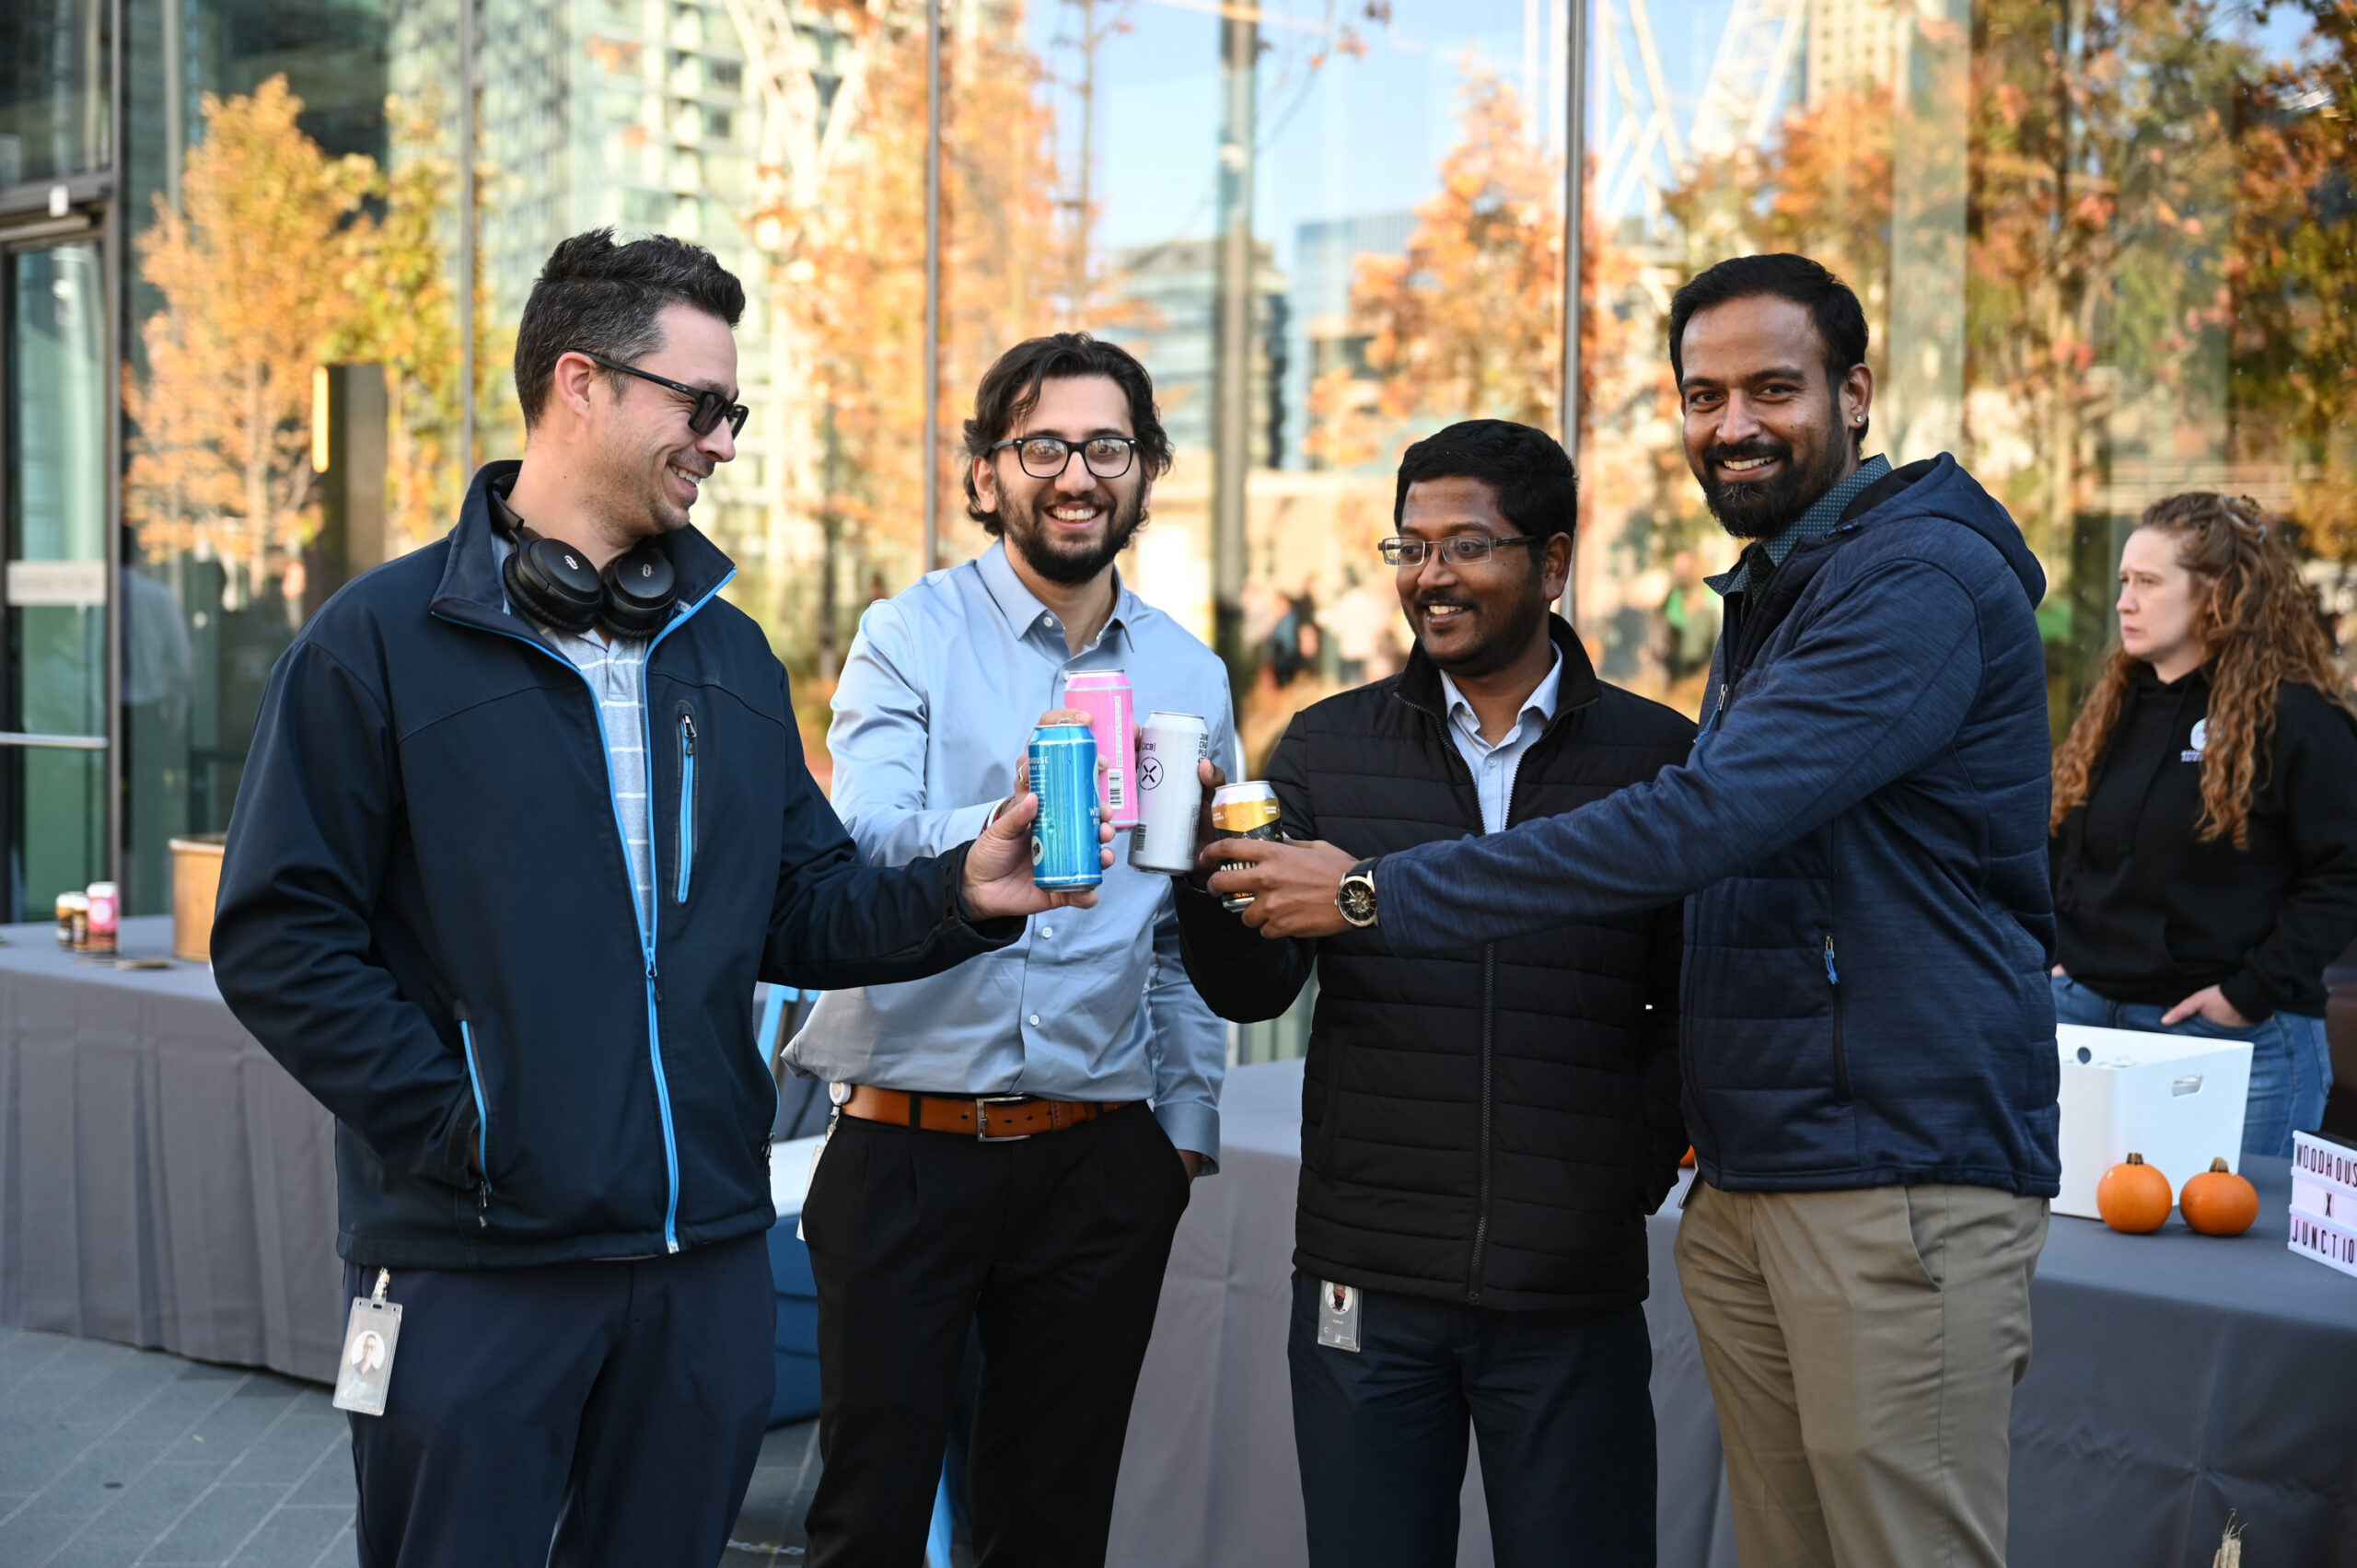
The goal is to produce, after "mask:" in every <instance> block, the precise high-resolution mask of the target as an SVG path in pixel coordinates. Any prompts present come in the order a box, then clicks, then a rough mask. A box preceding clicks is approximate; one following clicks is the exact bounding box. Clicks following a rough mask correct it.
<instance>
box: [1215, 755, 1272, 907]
mask: <svg viewBox="0 0 2357 1568" xmlns="http://www.w3.org/2000/svg"><path fill="white" fill-rule="evenodd" d="M1277 817H1278V810H1277V792H1276V790H1275V789H1274V788H1272V787H1271V785H1269V784H1265V783H1263V782H1262V781H1260V780H1259V779H1250V780H1247V781H1246V782H1245V783H1243V784H1222V785H1220V787H1219V788H1218V789H1216V790H1214V791H1213V792H1212V826H1213V828H1214V829H1216V830H1218V832H1219V836H1220V837H1222V838H1224V839H1262V840H1267V841H1269V842H1275V840H1276V838H1277V837H1278V834H1277ZM1251 865H1252V863H1251V862H1250V861H1248V860H1223V861H1221V862H1220V863H1219V868H1220V869H1221V870H1222V871H1248V870H1249V869H1251ZM1251 901H1252V895H1251V894H1249V893H1230V894H1228V895H1227V896H1226V897H1225V898H1223V899H1221V900H1220V901H1219V902H1220V908H1222V909H1225V910H1240V909H1243V908H1244V907H1245V906H1247V905H1248V904H1249V903H1251Z"/></svg>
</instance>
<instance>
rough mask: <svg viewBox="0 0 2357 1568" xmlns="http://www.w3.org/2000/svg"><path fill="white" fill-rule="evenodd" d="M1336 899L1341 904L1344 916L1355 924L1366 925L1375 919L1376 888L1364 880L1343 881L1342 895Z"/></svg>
mask: <svg viewBox="0 0 2357 1568" xmlns="http://www.w3.org/2000/svg"><path fill="white" fill-rule="evenodd" d="M1336 901H1337V902H1338V903H1340V904H1341V909H1342V918H1343V919H1344V920H1347V921H1349V922H1351V923H1353V925H1365V924H1367V923H1370V922H1372V921H1373V920H1374V919H1375V889H1372V888H1370V887H1368V886H1367V885H1366V884H1365V883H1364V882H1361V881H1356V880H1353V881H1349V882H1345V883H1343V884H1342V894H1341V898H1340V899H1339V900H1336Z"/></svg>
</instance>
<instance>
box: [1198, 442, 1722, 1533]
mask: <svg viewBox="0 0 2357 1568" xmlns="http://www.w3.org/2000/svg"><path fill="white" fill-rule="evenodd" d="M1575 495H1576V487H1575V481H1574V478H1573V472H1572V464H1571V459H1569V458H1567V457H1566V456H1565V455H1564V453H1563V449H1562V447H1560V446H1558V445H1557V444H1556V443H1555V441H1554V440H1553V439H1552V438H1551V437H1550V436H1546V435H1544V434H1542V433H1541V432H1539V431H1537V430H1533V429H1531V428H1529V427H1528V426H1527V425H1520V424H1507V423H1505V422H1504V421H1500V420H1473V421H1469V422H1467V423H1465V424H1455V425H1451V426H1449V427H1448V428H1447V429H1446V430H1444V431H1442V432H1440V433H1439V434H1438V435H1436V436H1432V437H1431V438H1430V439H1428V440H1424V441H1420V442H1418V443H1417V444H1416V445H1415V446H1413V447H1410V448H1409V449H1408V452H1407V455H1406V458H1405V459H1404V460H1403V461H1402V462H1401V464H1400V468H1399V491H1398V499H1397V501H1396V503H1395V505H1394V511H1393V517H1394V519H1395V522H1396V524H1397V526H1398V528H1399V533H1400V537H1399V538H1398V539H1394V540H1386V541H1385V543H1384V555H1385V557H1386V559H1387V561H1388V562H1390V563H1391V564H1393V565H1394V566H1395V567H1396V568H1397V570H1398V585H1399V603H1400V608H1401V609H1402V610H1404V611H1405V612H1406V614H1407V617H1408V621H1409V624H1410V626H1411V629H1412V630H1413V631H1414V633H1415V637H1416V650H1415V652H1414V654H1413V655H1412V656H1411V657H1410V659H1409V661H1408V667H1407V668H1406V669H1405V670H1404V671H1403V672H1402V673H1400V674H1399V675H1398V676H1396V677H1393V678H1391V679H1385V680H1378V681H1376V682H1374V683H1373V684H1372V685H1368V686H1364V687H1361V688H1360V689H1359V690H1357V691H1346V692H1344V693H1342V694H1341V695H1340V696H1338V697H1332V698H1329V699H1328V700H1327V701H1325V702H1322V703H1318V704H1316V705H1315V706H1313V707H1310V708H1308V709H1307V710H1306V711H1305V712H1303V713H1302V714H1299V715H1298V716H1296V717H1295V720H1294V721H1293V725H1292V726H1291V727H1290V728H1289V729H1287V730H1286V732H1285V735H1284V738H1283V740H1282V741H1280V742H1279V743H1278V746H1277V750H1276V755H1275V756H1274V758H1273V759H1272V760H1271V762H1270V764H1269V780H1270V782H1271V784H1273V785H1274V786H1275V788H1276V792H1277V798H1278V801H1279V803H1280V805H1281V806H1282V807H1283V828H1284V831H1285V833H1286V835H1287V836H1288V837H1291V838H1296V839H1320V840H1325V841H1327V842H1331V843H1334V844H1337V845H1340V846H1341V847H1342V848H1344V849H1346V850H1348V851H1349V852H1350V853H1351V854H1358V855H1367V856H1374V855H1381V854H1392V853H1394V852H1397V851H1399V850H1404V849H1408V848H1411V847H1412V846H1414V845H1417V844H1422V843H1429V842H1434V841H1440V840H1449V839H1456V838H1460V837H1463V836H1464V835H1466V834H1469V833H1483V832H1494V831H1497V830H1501V829H1503V828H1504V827H1505V826H1507V825H1508V824H1509V823H1512V822H1522V821H1527V820H1530V819H1536V818H1541V817H1550V816H1553V815H1555V814H1557V813H1560V812H1564V811H1569V810H1572V809H1573V808H1574V807H1579V806H1583V805H1585V804H1587V803H1588V802H1591V801H1595V800H1600V799H1602V798H1603V797H1604V796H1608V795H1610V794H1611V793H1612V792H1613V791H1615V790H1618V789H1620V788H1621V787H1623V786H1624V785H1628V784H1636V783H1640V782H1643V781H1644V780H1648V779H1651V778H1652V777H1653V776H1654V775H1655V773H1656V772H1660V771H1661V770H1662V769H1663V768H1666V767H1669V766H1672V765H1675V764H1676V763H1678V762H1680V761H1684V760H1685V758H1686V754H1687V749H1688V748H1689V746H1690V745H1691V743H1692V741H1693V738H1694V726H1693V725H1692V724H1690V723H1689V722H1688V721H1687V720H1686V719H1685V718H1683V717H1681V716H1679V715H1678V714H1675V713H1672V712H1671V711H1670V710H1669V709H1667V708H1665V707H1662V706H1660V705H1658V704H1656V703H1648V702H1646V701H1644V700H1643V699H1642V698H1639V697H1634V696H1631V694H1629V693H1628V692H1626V691H1620V689H1619V688H1617V687H1612V686H1607V685H1605V684H1604V683H1603V682H1601V681H1599V680H1598V679H1596V673H1595V671H1594V670H1593V669H1592V668H1590V666H1589V664H1588V659H1587V655H1586V653H1585V651H1584V650H1583V649H1582V647H1581V646H1580V644H1579V641H1578V639H1577V638H1576V637H1574V636H1573V633H1572V629H1571V627H1570V626H1568V625H1567V624H1565V623H1564V622H1563V621H1561V620H1559V619H1557V618H1556V617H1555V616H1553V615H1551V614H1550V612H1549V610H1548V605H1549V604H1550V602H1551V601H1552V600H1554V599H1555V598H1557V597H1558V596H1560V595H1561V594H1562V591H1563V585H1564V582H1565V580H1566V578H1567V576H1568V574H1569V573H1570V570H1571V558H1572V528H1573V521H1574V508H1575V505H1576V500H1575ZM1204 767H1205V769H1206V776H1207V777H1208V776H1209V775H1210V774H1211V773H1213V772H1216V770H1213V769H1212V768H1211V766H1210V764H1208V763H1206V764H1204ZM1213 782H1217V781H1216V780H1214V781H1213ZM1201 879H1202V874H1201V873H1199V874H1198V877H1197V878H1196V880H1197V881H1200V880H1201ZM1179 927H1180V931H1181V934H1182V936H1183V940H1184V944H1185V953H1186V960H1187V970H1188V974H1189V976H1190V979H1192V980H1193V981H1194V983H1195V987H1196V989H1197V991H1198V992H1200V993H1202V997H1203V999H1204V1000H1205V1001H1206V1002H1208V1003H1209V1004H1210V1005H1211V1006H1212V1010H1213V1012H1216V1013H1218V1014H1220V1015H1221V1016H1224V1017H1227V1018H1232V1019H1237V1020H1249V1019H1255V1018H1270V1017H1274V1016H1277V1015H1278V1014H1280V1013H1283V1011H1284V1010H1285V1009H1286V1007H1288V1006H1289V1005H1292V1003H1293V1000H1294V998H1295V996H1296V995H1297V994H1298V993H1299V992H1300V990H1301V987H1302V985H1303V984H1304V983H1305V982H1306V980H1307V979H1308V977H1309V972H1310V969H1311V967H1312V966H1313V965H1315V966H1316V967H1317V970H1318V984H1319V993H1318V1006H1317V1016H1316V1019H1315V1022H1314V1023H1313V1025H1312V1027H1311V1030H1310V1037H1309V1060H1308V1063H1307V1064H1306V1076H1305V1082H1304V1087H1303V1093H1302V1140H1301V1142H1302V1166H1301V1195H1300V1206H1299V1209H1298V1211H1297V1220H1296V1226H1297V1228H1296V1232H1295V1242H1296V1245H1295V1251H1294V1266H1295V1275H1294V1314H1293V1327H1292V1339H1291V1346H1290V1353H1291V1360H1292V1365H1293V1400H1294V1433H1295V1443H1296V1446H1297V1447H1298V1449H1299V1453H1300V1457H1301V1478H1302V1494H1303V1502H1304V1504H1305V1506H1306V1514H1307V1516H1308V1525H1309V1549H1310V1561H1311V1562H1312V1563H1314V1564H1317V1565H1318V1568H1329V1565H1340V1564H1345V1563H1351V1564H1355V1563H1361V1562H1399V1563H1434V1562H1454V1561H1455V1560H1456V1551H1457V1495H1458V1493H1459V1491H1460V1490H1461V1487H1462V1483H1463V1476H1464V1469H1465V1450H1466V1429H1467V1423H1468V1422H1469V1421H1470V1423H1471V1424H1472V1429H1473V1431H1474V1433H1475V1434H1476V1435H1477V1436H1478V1438H1479V1440H1480V1445H1481V1473H1482V1478H1483V1481H1484V1483H1485V1485H1486V1487H1487V1490H1488V1494H1489V1513H1490V1529H1491V1535H1492V1540H1493V1542H1494V1545H1495V1550H1496V1553H1497V1561H1498V1562H1499V1563H1500V1564H1501V1565H1502V1568H1515V1565H1518V1564H1524V1563H1538V1562H1550V1563H1552V1562H1561V1561H1562V1554H1563V1552H1564V1551H1567V1550H1571V1546H1570V1543H1573V1542H1576V1543H1578V1549H1579V1552H1580V1554H1581V1556H1582V1560H1583V1561H1590V1562H1611V1563H1615V1564H1631V1563H1650V1562H1653V1560H1654V1425H1653V1420H1654V1418H1653V1405H1652V1402H1651V1399H1650V1396H1649V1394H1648V1392H1647V1379H1648V1376H1649V1375H1650V1372H1651V1369H1652V1351H1651V1347H1650V1344H1649V1342H1648V1341H1647V1339H1646V1334H1645V1321H1644V1314H1643V1309H1642V1308H1641V1307H1640V1305H1639V1304H1640V1303H1642V1302H1643V1300H1644V1298H1645V1289H1646V1280H1645V1226H1644V1216H1645V1215H1646V1214H1649V1213H1651V1212H1652V1211H1653V1210H1654V1209H1655V1207H1656V1206H1657V1205H1658V1204H1659V1203H1660V1202H1661V1200H1662V1197H1663V1195H1664V1194H1665V1193H1666V1192H1667V1191H1669V1188H1670V1186H1671V1184H1672V1182H1673V1181H1674V1179H1675V1178H1676V1175H1677V1168H1678V1156H1679V1155H1680V1154H1681V1153H1682V1152H1683V1151H1684V1149H1685V1147H1686V1143H1687V1140H1686V1135H1685V1132H1684V1131H1683V1128H1682V1125H1681V1123H1680V1121H1679V1114H1678V954H1679V943H1680V928H1679V912H1678V906H1677V905H1675V904H1672V905H1670V906H1668V907H1666V908H1664V909H1660V910H1656V911H1655V912H1651V913H1646V914H1641V915H1630V916H1626V917H1620V918H1614V919H1608V920H1600V921H1595V922H1590V923H1579V924H1573V925H1566V926H1564V927H1562V928H1560V929H1558V930H1554V931H1550V932H1547V933H1545V934H1543V935H1535V936H1526V937H1521V938H1518V939H1515V940H1513V941H1506V942H1492V943H1475V944H1471V945H1469V946H1467V947H1464V948H1463V949H1461V950H1459V951H1456V952H1450V953H1444V954H1440V955H1437V956H1434V957H1429V958H1414V959H1410V960H1405V961H1402V960H1399V959H1395V958H1390V957H1388V956H1387V954H1385V953H1384V951H1383V949H1382V947H1381V945H1380V943H1379V942H1377V941H1376V940H1373V938H1374V935H1375V934H1374V933H1372V932H1367V933H1361V932H1357V931H1346V932H1344V933H1343V934H1342V935H1338V936H1329V937H1324V938H1318V939H1303V940H1278V941H1269V940H1264V939H1262V938H1261V937H1260V936H1259V935H1255V934H1254V933H1253V931H1252V930H1250V929H1249V928H1248V927H1247V926H1246V925H1245V924H1244V923H1242V922H1241V921H1239V920H1238V919H1237V917H1236V916H1234V915H1232V914H1230V913H1227V912H1225V911H1224V910H1223V909H1222V908H1221V906H1220V900H1218V899H1217V898H1216V897H1215V896H1213V895H1212V894H1210V893H1207V892H1203V891H1201V890H1199V889H1197V888H1195V887H1190V886H1188V885H1187V884H1186V883H1185V882H1181V884H1180V886H1179Z"/></svg>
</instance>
